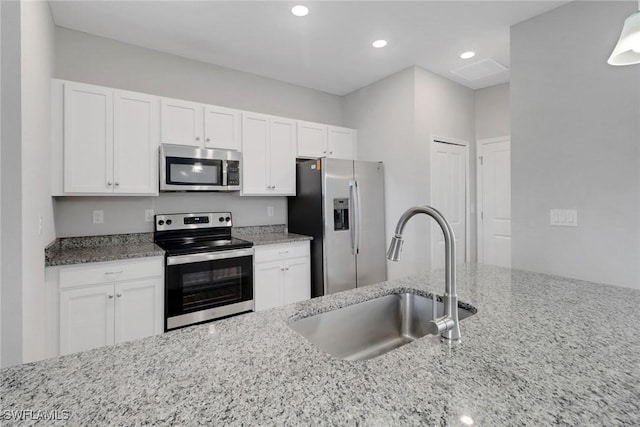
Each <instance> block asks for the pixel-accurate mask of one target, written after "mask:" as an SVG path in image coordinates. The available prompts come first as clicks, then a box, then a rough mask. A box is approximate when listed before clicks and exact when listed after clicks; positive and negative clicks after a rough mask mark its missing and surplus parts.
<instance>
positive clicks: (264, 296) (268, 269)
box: [253, 262, 284, 311]
mask: <svg viewBox="0 0 640 427" xmlns="http://www.w3.org/2000/svg"><path fill="white" fill-rule="evenodd" d="M283 276H284V270H283V267H282V264H281V263H280V262H265V263H260V264H256V265H255V280H254V285H253V290H254V292H253V293H254V295H253V298H254V305H255V311H261V310H267V309H269V308H273V307H280V306H281V305H282V284H283Z"/></svg>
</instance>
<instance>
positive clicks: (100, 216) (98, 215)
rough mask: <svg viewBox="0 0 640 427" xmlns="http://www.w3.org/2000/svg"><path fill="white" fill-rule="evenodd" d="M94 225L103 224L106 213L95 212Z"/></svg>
mask: <svg viewBox="0 0 640 427" xmlns="http://www.w3.org/2000/svg"><path fill="white" fill-rule="evenodd" d="M93 223H94V224H103V223H104V211H102V210H100V211H93Z"/></svg>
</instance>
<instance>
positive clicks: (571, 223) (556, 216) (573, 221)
mask: <svg viewBox="0 0 640 427" xmlns="http://www.w3.org/2000/svg"><path fill="white" fill-rule="evenodd" d="M549 224H550V225H552V226H560V227H577V226H578V211H577V210H575V209H570V210H566V209H551V210H550V211H549Z"/></svg>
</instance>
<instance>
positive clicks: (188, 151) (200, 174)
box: [160, 144, 242, 191]
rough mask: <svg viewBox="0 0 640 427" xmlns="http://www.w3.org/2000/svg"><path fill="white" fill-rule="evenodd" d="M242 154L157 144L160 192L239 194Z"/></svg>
mask: <svg viewBox="0 0 640 427" xmlns="http://www.w3.org/2000/svg"><path fill="white" fill-rule="evenodd" d="M241 161H242V154H240V153H238V152H237V151H231V150H211V149H206V148H196V147H187V146H182V145H169V144H162V145H160V191H239V190H240V175H241V171H242V169H241Z"/></svg>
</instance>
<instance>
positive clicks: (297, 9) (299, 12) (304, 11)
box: [291, 4, 309, 16]
mask: <svg viewBox="0 0 640 427" xmlns="http://www.w3.org/2000/svg"><path fill="white" fill-rule="evenodd" d="M291 13H293V14H294V15H296V16H307V15H308V14H309V8H308V7H307V6H303V5H301V4H299V5H297V6H293V7H292V8H291Z"/></svg>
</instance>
